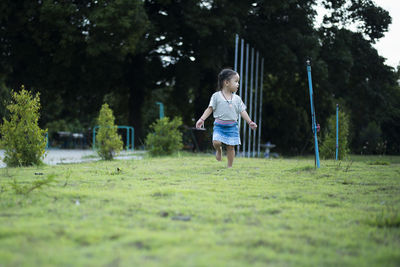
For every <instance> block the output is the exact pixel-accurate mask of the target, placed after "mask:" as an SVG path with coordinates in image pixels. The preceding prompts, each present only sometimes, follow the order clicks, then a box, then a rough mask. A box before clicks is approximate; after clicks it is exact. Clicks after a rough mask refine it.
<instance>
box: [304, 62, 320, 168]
mask: <svg viewBox="0 0 400 267" xmlns="http://www.w3.org/2000/svg"><path fill="white" fill-rule="evenodd" d="M307 72H308V87H309V89H310V104H311V118H312V131H313V133H314V149H315V163H316V165H317V168H319V167H320V164H319V151H318V137H317V123H316V119H315V110H314V102H313V89H312V80H311V62H310V60H307Z"/></svg>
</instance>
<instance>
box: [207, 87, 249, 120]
mask: <svg viewBox="0 0 400 267" xmlns="http://www.w3.org/2000/svg"><path fill="white" fill-rule="evenodd" d="M208 106H209V107H212V109H213V116H214V118H215V119H219V120H224V121H237V120H238V119H239V116H240V113H241V112H242V111H243V110H246V105H245V104H244V103H243V101H242V99H241V98H240V96H238V95H236V94H233V95H232V100H226V99H225V98H224V96H223V95H222V92H221V91H218V92H215V93H214V94H213V95H212V96H211V100H210V104H209V105H208Z"/></svg>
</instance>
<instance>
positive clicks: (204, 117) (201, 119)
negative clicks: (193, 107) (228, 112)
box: [196, 107, 213, 128]
mask: <svg viewBox="0 0 400 267" xmlns="http://www.w3.org/2000/svg"><path fill="white" fill-rule="evenodd" d="M212 112H213V109H212V107H208V108H206V110H204V113H203V115H201V117H200V119H199V120H198V121H197V122H196V128H201V126H203V124H204V121H205V120H206V119H207V118H208V116H210V114H211V113H212Z"/></svg>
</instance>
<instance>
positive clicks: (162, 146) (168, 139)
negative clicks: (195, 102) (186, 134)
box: [146, 117, 183, 156]
mask: <svg viewBox="0 0 400 267" xmlns="http://www.w3.org/2000/svg"><path fill="white" fill-rule="evenodd" d="M181 125H182V119H181V118H179V117H178V118H174V119H173V120H172V121H170V120H169V118H168V117H164V118H162V119H158V120H157V121H156V122H154V123H153V124H152V125H150V129H151V131H152V132H151V133H149V134H148V135H147V137H146V145H147V148H148V150H149V152H150V155H152V156H162V155H171V154H172V153H174V152H176V151H178V150H180V149H182V147H183V143H182V133H181V132H180V131H179V130H178V128H179V127H180V126H181Z"/></svg>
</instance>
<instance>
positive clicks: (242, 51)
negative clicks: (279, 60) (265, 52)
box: [236, 39, 244, 156]
mask: <svg viewBox="0 0 400 267" xmlns="http://www.w3.org/2000/svg"><path fill="white" fill-rule="evenodd" d="M243 54H244V40H243V39H241V44H240V71H239V76H240V79H242V81H243ZM242 88H243V83H242V82H240V83H239V96H240V98H242ZM241 121H242V118H241V116H240V115H239V125H238V128H239V136H240V126H241ZM236 154H237V156H240V146H237V147H236Z"/></svg>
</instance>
